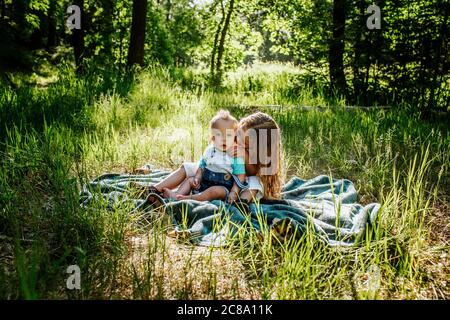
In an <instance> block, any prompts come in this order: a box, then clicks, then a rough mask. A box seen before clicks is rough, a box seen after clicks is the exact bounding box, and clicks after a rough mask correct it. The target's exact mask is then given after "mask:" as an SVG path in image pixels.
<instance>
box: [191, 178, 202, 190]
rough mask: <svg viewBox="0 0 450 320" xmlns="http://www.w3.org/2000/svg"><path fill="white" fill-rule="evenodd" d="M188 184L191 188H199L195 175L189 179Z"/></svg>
mask: <svg viewBox="0 0 450 320" xmlns="http://www.w3.org/2000/svg"><path fill="white" fill-rule="evenodd" d="M190 185H191V188H193V189H198V188H200V179H198V178H197V177H194V178H193V179H191V180H190Z"/></svg>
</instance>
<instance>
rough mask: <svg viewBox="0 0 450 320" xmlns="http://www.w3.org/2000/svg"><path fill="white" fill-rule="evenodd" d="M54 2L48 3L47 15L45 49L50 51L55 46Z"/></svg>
mask: <svg viewBox="0 0 450 320" xmlns="http://www.w3.org/2000/svg"><path fill="white" fill-rule="evenodd" d="M55 15H56V0H52V1H50V6H49V9H48V13H47V21H48V22H47V23H48V24H47V43H46V45H45V46H46V48H47V49H50V48H51V47H54V46H55V45H56V19H55Z"/></svg>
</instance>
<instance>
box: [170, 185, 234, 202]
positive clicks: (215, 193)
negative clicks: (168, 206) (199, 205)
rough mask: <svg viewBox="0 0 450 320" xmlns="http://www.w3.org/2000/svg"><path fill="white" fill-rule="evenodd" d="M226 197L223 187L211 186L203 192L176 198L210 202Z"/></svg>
mask: <svg viewBox="0 0 450 320" xmlns="http://www.w3.org/2000/svg"><path fill="white" fill-rule="evenodd" d="M226 196H227V191H226V190H225V188H224V187H221V186H213V187H210V188H208V189H206V190H205V191H203V192H201V193H198V194H193V195H191V196H178V197H177V199H193V200H197V201H211V200H225V197H226Z"/></svg>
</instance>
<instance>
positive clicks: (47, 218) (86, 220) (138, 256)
mask: <svg viewBox="0 0 450 320" xmlns="http://www.w3.org/2000/svg"><path fill="white" fill-rule="evenodd" d="M272 68H274V69H273V70H272V69H270V68H269V69H267V68H262V67H256V68H255V69H254V70H253V71H252V70H244V71H242V72H241V73H239V72H238V73H236V74H234V75H230V77H229V79H228V80H227V81H226V82H225V89H223V90H222V91H220V92H215V91H212V90H209V89H207V87H206V86H205V85H203V84H202V80H201V78H200V76H198V75H197V76H192V77H191V76H190V72H189V71H186V72H185V73H183V75H180V73H171V72H170V71H168V70H164V69H160V68H156V67H152V68H149V69H148V70H144V71H142V72H141V73H140V75H139V76H137V77H136V79H135V80H133V79H134V77H132V76H128V75H120V76H119V75H116V76H115V75H114V74H104V75H101V74H99V75H96V76H93V75H91V76H89V75H88V76H87V78H86V79H85V80H83V79H76V78H74V76H73V75H71V74H67V75H66V76H64V74H62V75H60V80H58V82H56V83H55V84H52V85H50V86H49V88H47V89H42V88H25V87H24V88H21V89H20V90H17V91H13V90H12V89H10V88H2V89H1V90H2V91H1V95H0V111H1V112H2V114H6V115H7V116H6V117H4V118H3V117H2V119H1V121H0V124H1V126H2V128H1V130H2V131H1V132H4V138H3V140H2V144H1V147H0V152H1V162H0V188H1V193H0V205H1V206H0V208H1V209H0V210H1V211H0V236H1V238H0V246H1V250H0V252H1V254H0V280H1V281H2V283H4V285H2V286H0V296H1V297H4V298H27V299H34V298H76V299H80V298H84V299H89V298H106V299H109V298H137V299H167V298H182V299H196V298H206V299H216V298H230V299H235V298H244V299H245V298H263V299H268V298H276V299H388V298H409V299H414V298H420V297H426V298H444V297H448V291H446V290H448V289H446V287H445V285H443V283H444V282H443V281H444V280H445V276H446V274H445V266H446V265H447V266H448V260H446V259H448V258H444V260H443V262H442V258H441V257H442V256H443V254H445V252H448V243H447V242H445V241H440V242H436V241H432V240H431V239H432V224H431V221H433V218H434V216H435V214H436V210H448V208H449V202H448V201H449V200H448V186H449V173H448V169H449V168H448V164H449V162H450V161H449V160H450V154H449V144H450V138H449V134H448V131H447V130H446V129H445V124H444V125H442V124H430V123H426V122H421V121H419V120H417V119H415V118H414V117H413V115H410V114H408V113H407V112H404V111H400V110H399V111H395V110H394V111H383V110H378V111H370V112H363V111H357V110H354V111H353V110H352V111H348V110H344V109H340V108H335V107H330V108H327V109H324V110H310V111H305V110H302V109H299V108H297V107H296V106H299V105H321V106H335V105H340V103H339V102H337V101H336V100H329V99H328V98H326V96H325V95H324V93H323V92H322V91H321V89H320V88H318V87H308V85H309V84H308V83H306V84H305V86H303V87H301V89H299V88H298V87H296V86H294V85H293V83H295V81H300V80H298V79H301V78H296V77H297V76H301V73H299V72H298V71H297V70H294V69H295V68H293V67H291V66H288V67H285V66H275V67H272ZM89 77H92V78H89ZM115 77H116V78H115ZM174 77H175V78H174ZM177 77H178V78H177ZM249 79H251V80H249ZM250 81H252V83H253V84H252V87H251V88H250V87H249V83H250ZM256 84H257V86H258V87H257V88H255V86H256ZM46 90H47V91H46ZM273 105H283V107H279V106H273ZM255 106H259V107H255ZM46 108H50V109H49V110H47V109H46ZM218 108H228V109H230V111H231V112H232V113H233V114H234V115H235V116H236V117H241V116H244V115H246V114H249V113H251V112H253V111H255V110H257V109H260V110H261V111H265V112H268V113H269V114H271V115H272V116H273V117H274V118H275V119H276V120H277V122H278V123H279V124H280V127H281V129H282V135H283V144H284V148H285V159H286V169H287V174H288V176H289V177H290V176H292V175H297V176H300V177H301V178H312V177H314V176H316V175H318V174H329V175H331V176H333V177H335V178H348V179H351V180H352V181H354V182H355V184H356V186H357V188H358V194H359V195H360V198H359V200H358V201H359V202H361V203H369V202H373V201H376V202H379V203H381V205H382V207H381V210H380V214H379V217H378V224H377V226H376V227H375V228H372V229H368V231H367V234H366V236H365V238H364V239H361V243H360V244H359V245H357V246H354V247H350V248H334V247H329V246H326V245H324V244H322V243H321V242H320V241H318V239H316V238H315V237H314V234H313V232H307V233H305V234H303V235H301V236H300V237H299V238H297V239H294V238H293V239H292V240H290V241H287V242H285V243H278V242H277V241H276V240H274V239H273V237H272V236H271V232H270V230H269V229H268V228H263V229H262V232H261V235H262V237H261V236H257V235H256V233H255V232H250V233H247V232H244V229H238V232H237V233H235V234H234V235H233V241H232V243H233V244H232V245H231V246H230V247H228V248H224V249H214V248H198V247H194V246H192V245H191V244H189V243H182V242H181V243H180V242H177V241H175V240H174V239H170V238H167V237H166V232H167V230H168V228H169V226H168V225H167V224H166V223H165V221H166V219H164V216H163V213H160V212H158V213H157V212H155V213H153V214H148V213H139V214H138V215H135V216H130V215H129V214H128V212H129V208H127V207H118V208H116V209H115V210H114V211H112V212H111V211H107V210H106V209H105V204H104V203H102V202H101V201H99V202H98V203H96V206H94V207H93V208H91V209H89V210H83V209H81V208H80V207H79V205H78V191H79V189H80V187H81V185H82V184H83V183H85V182H86V181H87V180H88V179H90V178H93V177H94V176H96V175H99V174H101V173H104V172H111V171H115V172H125V171H128V172H130V171H132V170H134V169H136V168H137V167H139V166H141V165H142V164H144V163H152V164H154V165H156V166H157V167H161V168H166V169H175V168H177V167H178V166H179V165H180V164H181V163H182V162H183V161H196V160H197V159H198V157H199V155H200V153H201V152H202V150H203V148H204V147H205V145H206V144H207V137H208V131H207V125H208V121H209V119H210V117H211V116H212V115H213V114H214V113H215V111H216V110H217V109H218ZM36 110H37V111H36ZM43 118H45V120H46V122H45V123H44V121H43ZM260 218H261V217H260ZM224 223H226V221H224ZM259 223H260V224H261V225H265V223H264V221H260V222H259ZM247 227H248V228H250V226H247ZM250 229H251V228H250ZM441 232H445V230H443V231H441ZM439 263H440V266H439ZM70 264H78V265H79V266H80V268H81V270H82V274H83V277H82V279H83V280H82V281H83V282H82V290H80V291H70V290H67V289H65V279H66V278H65V276H66V274H65V269H66V268H67V266H68V265H70ZM224 266H226V267H224ZM439 268H440V269H439ZM374 275H375V276H374Z"/></svg>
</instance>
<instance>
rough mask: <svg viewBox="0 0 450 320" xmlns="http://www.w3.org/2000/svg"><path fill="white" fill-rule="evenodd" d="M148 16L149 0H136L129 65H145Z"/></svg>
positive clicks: (134, 2) (134, 3)
mask: <svg viewBox="0 0 450 320" xmlns="http://www.w3.org/2000/svg"><path fill="white" fill-rule="evenodd" d="M146 17H147V0H134V1H133V13H132V23H131V35H130V47H129V49H128V66H132V65H134V64H139V65H141V66H143V65H144V45H145V25H146Z"/></svg>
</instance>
